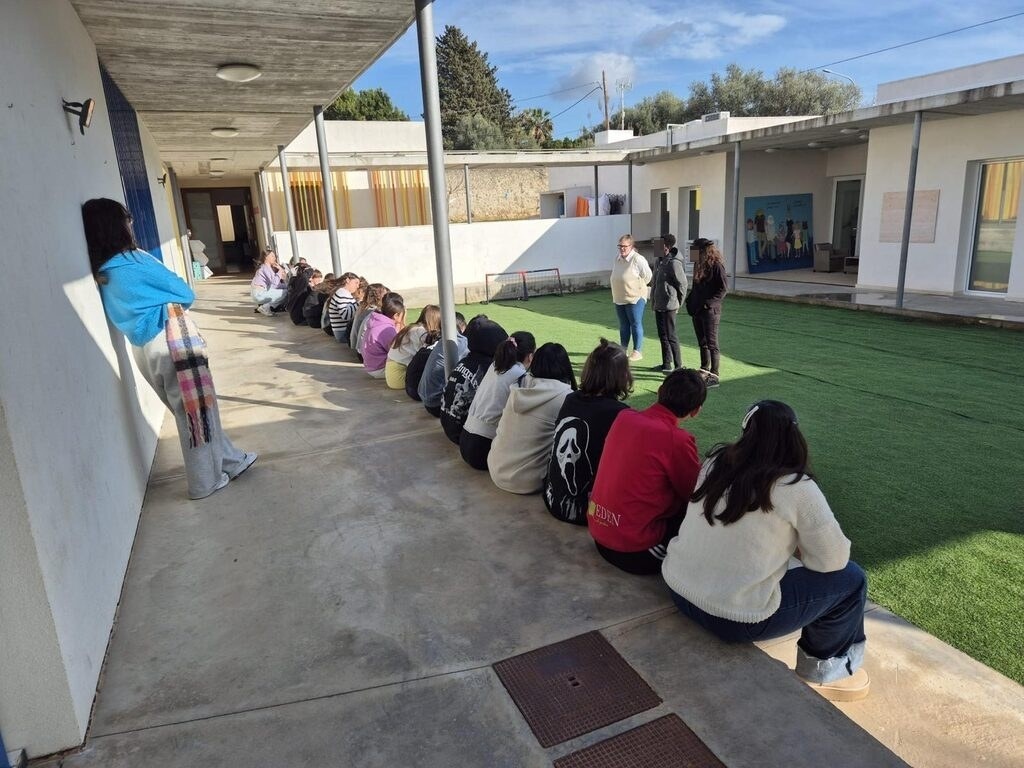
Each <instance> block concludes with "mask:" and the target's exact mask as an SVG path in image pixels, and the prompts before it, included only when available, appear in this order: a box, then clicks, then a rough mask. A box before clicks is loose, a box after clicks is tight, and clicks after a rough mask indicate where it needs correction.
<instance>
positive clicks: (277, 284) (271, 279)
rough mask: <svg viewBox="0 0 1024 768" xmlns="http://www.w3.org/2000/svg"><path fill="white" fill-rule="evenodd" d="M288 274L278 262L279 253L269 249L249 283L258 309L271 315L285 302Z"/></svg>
mask: <svg viewBox="0 0 1024 768" xmlns="http://www.w3.org/2000/svg"><path fill="white" fill-rule="evenodd" d="M287 274H288V270H286V269H285V268H284V267H283V266H281V265H280V264H278V263H277V254H276V253H274V252H273V251H269V250H268V251H267V252H266V253H264V254H263V258H262V260H261V261H260V268H259V269H257V270H256V274H255V275H254V276H253V278H252V282H251V283H249V291H250V293H251V294H252V300H253V301H255V302H256V311H257V312H262V313H263V314H264V315H271V314H273V313H274V312H276V311H277V310H278V309H280V307H281V305H282V304H284V298H285V290H284V281H285V276H286V275H287Z"/></svg>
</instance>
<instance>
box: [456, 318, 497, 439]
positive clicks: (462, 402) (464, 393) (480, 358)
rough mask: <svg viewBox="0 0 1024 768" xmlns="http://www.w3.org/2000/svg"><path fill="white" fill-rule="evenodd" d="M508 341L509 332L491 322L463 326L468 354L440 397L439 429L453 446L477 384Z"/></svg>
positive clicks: (475, 322)
mask: <svg viewBox="0 0 1024 768" xmlns="http://www.w3.org/2000/svg"><path fill="white" fill-rule="evenodd" d="M507 338H508V332H507V331H506V330H505V329H504V328H502V327H501V326H500V325H498V324H497V323H496V322H494V321H493V320H488V319H486V318H484V319H483V320H476V319H475V318H474V320H471V321H470V323H469V325H467V326H466V339H467V341H468V342H469V354H468V355H466V356H465V357H464V358H462V360H460V361H459V364H458V365H456V366H455V370H453V371H452V375H451V376H449V377H448V380H447V381H446V382H445V387H444V393H443V394H442V395H441V427H442V428H443V429H444V433H445V435H447V436H448V439H449V440H451V441H452V442H453V443H455V444H456V445H458V444H459V440H460V438H461V437H462V425H463V424H465V423H466V416H468V415H469V406H470V405H472V404H473V398H474V397H476V390H477V387H479V386H480V380H481V379H483V377H484V374H485V373H486V372H487V369H488V368H489V367H490V365H491V362H492V361H493V360H494V353H495V351H496V350H497V349H498V345H499V344H500V343H501V342H503V341H505V340H506V339H507Z"/></svg>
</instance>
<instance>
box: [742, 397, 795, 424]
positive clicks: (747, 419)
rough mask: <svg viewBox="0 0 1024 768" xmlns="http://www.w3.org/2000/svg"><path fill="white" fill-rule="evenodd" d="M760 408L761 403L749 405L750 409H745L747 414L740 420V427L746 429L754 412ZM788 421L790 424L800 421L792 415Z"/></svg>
mask: <svg viewBox="0 0 1024 768" xmlns="http://www.w3.org/2000/svg"><path fill="white" fill-rule="evenodd" d="M760 408H761V403H754V404H753V405H752V406H750V410H749V411H747V415H746V416H744V417H743V421H742V422H740V429H746V428H747V424H749V423H750V420H751V419H752V418H754V414H755V413H757V412H758V410H760ZM790 423H791V424H799V423H800V422H799V421H798V420H797V418H796V416H794V417H793V418H792V420H791V421H790Z"/></svg>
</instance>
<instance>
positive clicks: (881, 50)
mask: <svg viewBox="0 0 1024 768" xmlns="http://www.w3.org/2000/svg"><path fill="white" fill-rule="evenodd" d="M1018 16H1024V11H1020V12H1019V13H1011V14H1010V15H1009V16H1000V17H999V18H998V19H989V20H988V21H979V22H978V23H977V24H970V25H968V26H966V27H959V28H958V29H951V30H949V31H948V32H940V33H939V34H937V35H929V36H928V37H920V38H918V39H917V40H911V41H910V42H908V43H900V44H899V45H890V46H889V47H888V48H879V49H878V50H877V51H870V52H868V53H859V54H857V55H856V56H850V57H849V58H846V59H838V60H837V61H830V62H829V63H828V64H822V65H820V66H817V67H811V68H809V69H805V70H802V71H803V72H813V71H814V70H816V69H824V68H825V67H834V66H835V65H836V64H845V63H846V62H848V61H856V60H857V59H864V58H867V57H868V56H874V55H876V54H879V53H886V52H887V51H895V50H896V49H897V48H906V47H907V46H908V45H917V44H918V43H923V42H926V41H928V40H935V39H936V38H939V37H946V36H947V35H955V34H956V33H957V32H966V31H967V30H969V29H977V28H978V27H984V26H986V25H987V24H995V23H996V22H999V21H1006V20H1007V19H1015V18H1017V17H1018Z"/></svg>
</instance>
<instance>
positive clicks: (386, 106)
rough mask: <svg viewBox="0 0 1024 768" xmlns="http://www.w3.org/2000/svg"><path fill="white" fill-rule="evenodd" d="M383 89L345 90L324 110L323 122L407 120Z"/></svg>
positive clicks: (407, 117) (406, 116) (405, 115)
mask: <svg viewBox="0 0 1024 768" xmlns="http://www.w3.org/2000/svg"><path fill="white" fill-rule="evenodd" d="M408 119H409V116H408V115H407V114H405V112H403V111H402V110H400V109H399V108H398V107H396V106H395V105H394V104H393V103H392V101H391V97H390V96H388V95H387V93H385V91H384V89H383V88H368V89H366V90H365V91H356V90H351V89H350V90H347V91H345V92H344V93H343V94H341V96H339V97H338V98H336V99H335V100H334V101H333V103H331V105H330V106H329V107H327V108H326V109H324V120H408Z"/></svg>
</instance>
